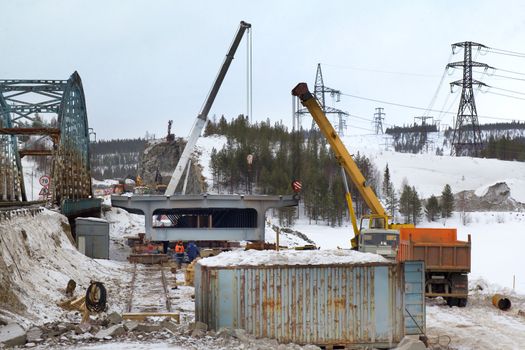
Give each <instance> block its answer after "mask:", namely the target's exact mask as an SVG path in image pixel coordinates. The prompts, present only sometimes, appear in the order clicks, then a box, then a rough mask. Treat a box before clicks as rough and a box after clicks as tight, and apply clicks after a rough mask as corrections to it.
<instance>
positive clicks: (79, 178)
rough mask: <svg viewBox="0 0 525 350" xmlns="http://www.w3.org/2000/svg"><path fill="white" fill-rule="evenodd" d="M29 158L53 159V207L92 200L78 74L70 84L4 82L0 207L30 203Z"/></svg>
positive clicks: (0, 124) (0, 102)
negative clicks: (26, 163) (26, 175)
mask: <svg viewBox="0 0 525 350" xmlns="http://www.w3.org/2000/svg"><path fill="white" fill-rule="evenodd" d="M29 140H31V141H33V142H28V141H29ZM35 140H38V141H39V142H37V144H38V145H39V147H34V145H35V142H34V141H35ZM32 146H33V147H32ZM25 156H33V157H51V169H50V173H49V178H50V182H49V185H48V187H47V188H48V194H46V200H47V201H48V202H50V203H52V204H55V205H59V206H61V207H62V206H63V205H64V203H65V202H67V201H69V205H71V202H81V201H82V200H84V199H88V198H91V196H92V190H91V171H90V163H89V160H90V155H89V128H88V118H87V111H86V99H85V96H84V90H83V88H82V80H81V79H80V76H79V75H78V73H77V72H74V73H73V74H72V75H71V76H70V77H69V79H67V80H35V79H25V80H0V204H3V205H9V204H14V205H16V204H17V203H18V204H23V203H27V202H28V198H30V197H29V196H28V193H27V188H28V186H27V184H25V183H24V176H23V173H24V169H23V168H22V158H23V157H25ZM26 172H27V170H26ZM46 192H47V191H46Z"/></svg>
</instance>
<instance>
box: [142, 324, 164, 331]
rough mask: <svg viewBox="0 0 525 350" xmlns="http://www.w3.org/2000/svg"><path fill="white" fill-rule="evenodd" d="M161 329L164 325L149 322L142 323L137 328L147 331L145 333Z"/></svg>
mask: <svg viewBox="0 0 525 350" xmlns="http://www.w3.org/2000/svg"><path fill="white" fill-rule="evenodd" d="M161 329H162V327H161V325H160V324H147V323H140V324H139V325H138V326H137V328H136V330H137V331H138V332H145V333H150V332H158V331H160V330H161Z"/></svg>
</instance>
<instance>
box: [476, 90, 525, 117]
mask: <svg viewBox="0 0 525 350" xmlns="http://www.w3.org/2000/svg"><path fill="white" fill-rule="evenodd" d="M484 93H488V94H492V95H498V96H503V97H508V98H513V99H515V100H522V101H525V98H523V97H517V96H511V95H506V94H500V93H499V92H494V91H485V92H484ZM480 118H481V117H480ZM507 120H511V119H507ZM512 120H516V119H512Z"/></svg>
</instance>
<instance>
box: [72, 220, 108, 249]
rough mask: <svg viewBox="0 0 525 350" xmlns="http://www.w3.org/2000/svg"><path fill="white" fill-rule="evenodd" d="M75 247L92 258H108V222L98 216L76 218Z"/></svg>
mask: <svg viewBox="0 0 525 350" xmlns="http://www.w3.org/2000/svg"><path fill="white" fill-rule="evenodd" d="M75 225H76V241H77V249H78V250H79V251H80V252H81V253H82V254H84V255H86V256H89V257H90V258H93V259H109V222H108V221H106V220H104V219H99V218H76V219H75Z"/></svg>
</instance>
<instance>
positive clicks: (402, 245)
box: [397, 228, 471, 272]
mask: <svg viewBox="0 0 525 350" xmlns="http://www.w3.org/2000/svg"><path fill="white" fill-rule="evenodd" d="M400 235H401V239H400V242H399V251H398V256H397V258H398V260H399V261H401V262H403V261H408V260H423V261H424V262H425V269H426V270H438V271H460V272H470V265H471V261H470V250H471V242H470V235H469V236H468V237H469V238H468V241H466V242H465V241H458V240H456V237H457V234H456V229H434V228H422V229H420V228H402V229H401V230H400Z"/></svg>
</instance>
